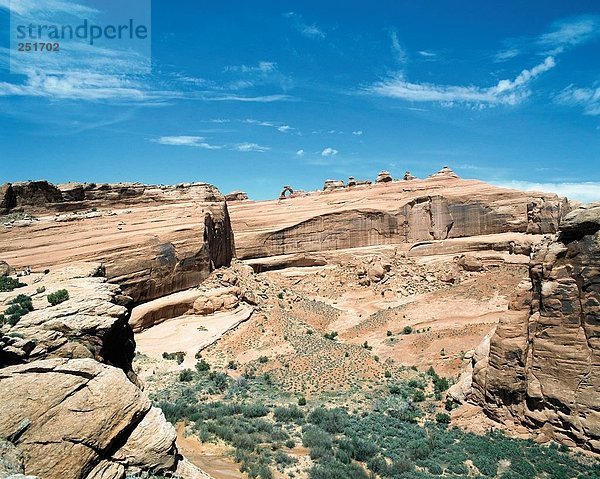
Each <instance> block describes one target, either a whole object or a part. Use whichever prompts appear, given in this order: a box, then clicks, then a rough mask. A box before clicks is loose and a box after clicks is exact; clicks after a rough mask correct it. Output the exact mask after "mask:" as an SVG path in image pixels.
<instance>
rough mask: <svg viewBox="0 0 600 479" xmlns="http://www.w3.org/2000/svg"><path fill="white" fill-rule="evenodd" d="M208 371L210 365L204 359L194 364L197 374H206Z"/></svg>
mask: <svg viewBox="0 0 600 479" xmlns="http://www.w3.org/2000/svg"><path fill="white" fill-rule="evenodd" d="M209 369H210V364H208V363H207V362H206V361H205V360H204V359H201V360H200V361H198V362H197V363H196V371H198V372H199V373H203V372H206V371H208V370H209Z"/></svg>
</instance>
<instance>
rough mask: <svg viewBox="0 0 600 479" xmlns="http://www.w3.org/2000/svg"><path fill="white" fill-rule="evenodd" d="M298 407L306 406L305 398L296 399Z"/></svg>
mask: <svg viewBox="0 0 600 479" xmlns="http://www.w3.org/2000/svg"><path fill="white" fill-rule="evenodd" d="M298 406H306V398H305V397H304V396H300V397H299V398H298Z"/></svg>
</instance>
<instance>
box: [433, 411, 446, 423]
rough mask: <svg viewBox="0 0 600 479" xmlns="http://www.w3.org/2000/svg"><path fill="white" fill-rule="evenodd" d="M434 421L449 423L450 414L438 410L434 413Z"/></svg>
mask: <svg viewBox="0 0 600 479" xmlns="http://www.w3.org/2000/svg"><path fill="white" fill-rule="evenodd" d="M435 422H437V423H439V424H450V416H449V415H448V414H446V413H443V412H438V413H437V414H436V415H435Z"/></svg>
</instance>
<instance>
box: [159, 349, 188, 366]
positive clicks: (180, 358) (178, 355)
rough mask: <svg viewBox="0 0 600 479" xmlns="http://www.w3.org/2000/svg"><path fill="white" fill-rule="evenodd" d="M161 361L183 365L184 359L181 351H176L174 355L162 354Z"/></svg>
mask: <svg viewBox="0 0 600 479" xmlns="http://www.w3.org/2000/svg"><path fill="white" fill-rule="evenodd" d="M162 357H163V359H167V360H170V361H177V364H181V363H183V359H184V358H185V353H184V352H183V351H177V352H176V353H167V352H164V353H162Z"/></svg>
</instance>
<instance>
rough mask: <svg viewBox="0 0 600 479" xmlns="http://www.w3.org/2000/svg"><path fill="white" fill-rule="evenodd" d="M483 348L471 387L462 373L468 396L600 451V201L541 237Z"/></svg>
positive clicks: (501, 415) (547, 434) (493, 411)
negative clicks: (523, 279) (525, 277)
mask: <svg viewBox="0 0 600 479" xmlns="http://www.w3.org/2000/svg"><path fill="white" fill-rule="evenodd" d="M480 349H482V351H484V352H483V353H482V352H480V353H479V354H478V355H477V356H476V357H475V358H474V360H473V370H472V389H470V388H469V382H470V377H468V375H467V376H465V377H464V378H463V381H462V387H463V388H464V389H465V391H464V392H465V393H466V395H467V397H468V398H469V399H470V400H471V401H474V402H476V403H477V404H479V405H481V406H482V407H483V408H484V410H485V411H486V413H487V414H488V415H490V416H492V417H493V418H495V419H497V420H499V421H505V422H507V423H509V424H511V423H518V424H523V425H525V426H526V427H528V428H530V429H531V430H532V431H534V432H535V433H536V434H538V435H539V439H540V440H547V439H555V440H558V441H561V442H564V443H566V444H568V445H578V446H581V447H584V448H587V449H590V450H593V451H595V452H600V205H598V204H596V205H591V206H588V207H583V208H580V209H578V210H575V211H573V212H572V213H570V214H569V215H567V216H566V218H565V220H564V222H563V223H562V226H561V231H560V233H559V234H558V235H557V236H556V237H555V238H554V239H552V240H550V239H548V240H547V241H545V242H544V243H543V244H542V245H540V247H539V248H538V250H537V252H536V253H535V255H534V257H533V259H532V261H531V264H530V283H529V284H527V283H525V284H523V285H522V288H521V289H520V291H519V292H518V294H517V295H516V297H515V299H514V300H513V302H512V303H511V311H509V312H508V313H507V314H506V316H505V318H504V319H503V320H501V321H500V323H499V324H498V326H497V328H496V331H495V334H493V335H492V336H491V338H490V339H489V342H488V343H487V348H486V347H485V345H483V346H482V348H480ZM485 350H487V351H489V354H486V353H485ZM451 392H452V391H451ZM452 393H456V388H455V391H453V392H452ZM459 395H460V394H459Z"/></svg>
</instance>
